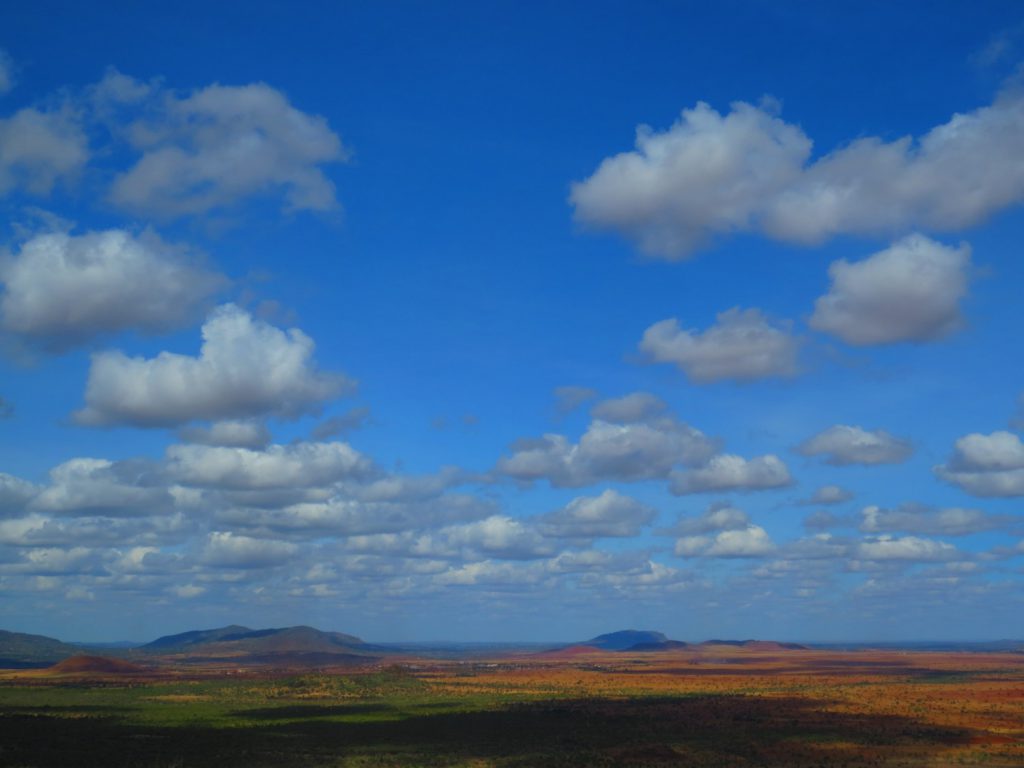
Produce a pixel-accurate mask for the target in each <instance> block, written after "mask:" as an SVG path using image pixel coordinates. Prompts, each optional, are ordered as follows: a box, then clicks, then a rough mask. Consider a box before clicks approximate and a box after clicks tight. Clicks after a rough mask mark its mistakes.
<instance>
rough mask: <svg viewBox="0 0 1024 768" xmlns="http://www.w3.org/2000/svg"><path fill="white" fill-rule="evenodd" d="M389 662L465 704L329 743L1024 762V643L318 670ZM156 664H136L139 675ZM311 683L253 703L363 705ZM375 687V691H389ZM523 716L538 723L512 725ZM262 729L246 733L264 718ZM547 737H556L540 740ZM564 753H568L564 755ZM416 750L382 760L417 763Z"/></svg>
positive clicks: (210, 672)
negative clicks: (949, 649) (951, 649)
mask: <svg viewBox="0 0 1024 768" xmlns="http://www.w3.org/2000/svg"><path fill="white" fill-rule="evenodd" d="M62 664H65V665H67V666H70V667H72V668H73V669H75V670H76V674H75V677H76V681H75V683H74V684H76V685H80V684H81V681H82V679H83V678H85V677H88V675H89V674H90V673H89V671H88V669H87V668H88V667H89V666H90V665H89V664H85V663H84V662H76V663H74V664H71V663H69V662H62ZM386 669H390V670H400V672H398V674H401V675H404V676H406V677H407V678H412V679H415V681H416V684H417V685H418V686H421V687H420V688H418V689H416V690H417V691H420V692H419V693H416V694H415V695H416V696H419V697H421V699H418V701H419V702H420V703H419V704H418V705H417V706H422V707H423V708H424V712H426V713H427V715H429V713H430V711H431V710H432V708H435V707H436V708H437V711H438V712H439V713H440V712H441V711H442V710H444V708H445V707H448V708H449V710H450V708H451V702H456V704H457V709H458V711H457V712H456V711H451V714H436V715H433V716H427V715H417V716H416V717H413V718H411V719H405V720H403V721H402V723H404V725H401V726H399V725H397V724H396V725H394V726H385V725H383V724H381V725H376V726H370V725H366V726H358V727H357V726H355V725H344V724H343V723H339V724H337V725H336V726H334V727H335V730H334V731H332V730H330V729H328V726H329V725H330V724H329V723H327V722H325V721H323V720H315V721H314V720H311V721H309V723H310V724H309V726H308V727H309V728H310V729H312V728H313V725H314V724H316V725H317V728H318V729H319V730H317V731H316V733H318V734H319V735H318V737H317V738H320V739H322V740H324V743H328V742H329V741H330V739H333V738H334V736H332V735H331V734H334V733H337V734H339V735H338V739H339V741H338V743H339V745H343V744H352V743H355V742H353V741H352V740H353V739H355V740H356V741H358V739H360V738H366V739H370V738H371V736H369V735H366V734H367V733H370V732H371V731H372V738H374V739H378V738H379V739H381V742H380V743H381V744H385V745H386V744H387V743H388V739H390V738H391V737H390V736H389V735H388V734H389V733H390V731H388V730H387V728H394V729H399V730H395V734H396V738H399V739H407V738H412V736H411V735H410V734H416V738H417V739H420V741H421V742H422V744H424V745H427V747H429V749H431V750H437V751H439V752H447V751H449V750H454V752H453V754H460V755H463V756H465V755H469V756H471V757H472V759H469V760H463V761H461V762H460V761H454V762H452V763H451V764H453V765H462V764H466V765H470V764H473V765H480V766H483V765H526V764H531V763H530V761H536V760H537V759H539V758H538V757H537V755H538V754H549V753H550V754H551V755H552V758H551V759H552V760H554V761H555V762H552V763H551V764H556V763H557V764H560V765H563V764H564V765H583V764H587V765H590V764H601V765H687V766H704V765H728V766H753V765H761V766H786V767H787V768H789V766H824V765H831V766H846V767H847V768H861V767H866V766H908V767H909V766H947V765H985V766H1003V767H1005V768H1009V767H1010V766H1016V767H1018V768H1019V767H1020V766H1024V654H1020V653H969V652H962V653H941V652H900V651H855V652H838V651H820V650H790V649H785V648H780V647H777V646H772V645H753V646H748V647H736V646H729V645H721V646H715V645H711V646H708V645H703V646H690V647H688V648H685V649H674V650H670V651H658V652H609V651H602V650H597V649H593V648H588V647H584V646H576V647H572V648H569V649H563V650H560V651H552V652H548V653H539V654H537V653H519V654H510V655H505V656H501V657H494V658H473V659H466V660H436V659H424V658H413V657H404V658H400V659H397V658H395V657H390V658H389V659H388V660H387V661H386V662H380V661H378V662H376V663H374V664H370V665H367V666H365V667H362V668H352V667H349V666H338V667H335V668H328V667H324V668H322V669H321V670H319V671H318V672H316V673H315V675H316V676H317V679H318V680H320V681H330V680H331V679H337V678H341V677H345V678H348V679H358V678H359V677H360V676H361V675H368V676H372V675H374V674H379V673H380V672H381V671H382V670H386ZM299 672H301V673H302V674H303V675H305V676H306V677H305V678H304V679H307V680H308V679H309V676H310V670H309V668H308V667H305V668H303V669H302V670H299V669H295V670H292V671H291V673H292V674H294V673H299ZM93 674H94V675H95V679H96V681H97V683H101V681H104V680H105V681H106V683H105V684H107V685H109V684H110V679H111V673H110V670H105V671H101V670H95V671H94V672H93ZM148 674H149V675H150V676H151V677H150V678H149V679H150V680H151V681H152V682H153V683H154V684H157V683H159V682H160V681H166V680H167V679H168V677H169V676H170V677H174V678H176V679H178V680H187V679H196V680H210V679H211V678H214V677H224V676H225V675H227V674H229V670H228V669H227V668H226V667H225V666H223V665H222V664H220V665H211V666H209V667H204V666H203V665H198V666H196V665H189V666H188V667H187V668H184V667H181V666H176V665H169V666H164V667H163V668H162V669H157V670H153V671H151V672H149V673H148ZM230 674H233V675H237V676H239V677H240V678H242V679H252V678H259V677H265V678H277V677H279V676H281V675H286V674H289V671H288V670H286V669H280V668H275V669H273V670H270V669H260V668H254V667H251V666H250V667H245V668H238V669H235V670H231V671H230ZM146 675H147V672H146V671H145V670H134V671H133V672H132V673H131V676H132V677H133V684H138V682H140V681H141V680H143V679H145V676H146ZM62 679H63V674H62V673H59V672H55V670H53V669H51V670H49V671H47V670H21V671H17V672H8V673H0V692H2V687H3V686H5V685H19V686H23V685H29V686H54V687H58V686H60V685H62V684H63V683H62ZM318 686H319V687H318ZM290 690H292V689H290V688H288V687H287V686H286V687H285V688H283V689H282V691H284V693H282V694H281V696H286V695H287V696H291V695H292V694H290V693H288V691H290ZM303 691H304V693H303V694H302V703H301V704H299V703H298V699H297V698H296V701H290V700H287V699H286V698H282V699H281V700H280V706H281V707H283V709H282V713H283V714H276V713H277V710H276V709H275V707H276V706H278V705H277V704H274V705H273V706H268V707H266V708H265V709H261V710H251V711H250V712H249V714H250V715H253V713H256V712H261V713H263V714H261V715H260V717H266V718H267V719H268V722H273V723H276V722H279V721H280V720H281V718H285V715H287V718H285V720H287V719H288V718H301V717H303V716H305V714H309V716H310V717H313V718H322V717H324V716H325V714H330V715H331V716H333V715H335V714H339V716H343V714H344V712H347V711H349V710H348V709H346V708H347V707H352V706H362V705H360V704H359V703H358V702H354V701H352V700H351V696H352V695H353V694H352V693H346V694H345V696H344V700H342V699H339V700H338V701H334V700H331V697H332V696H334V697H335V698H337V694H336V692H335V693H332V692H331V691H332V688H331V686H330V685H329V684H326V683H323V682H321V683H319V684H318V685H312V684H306V687H305V688H303ZM318 691H321V693H317V692H318ZM403 695H405V694H403ZM296 696H298V694H295V695H294V696H292V698H295V697H296ZM423 696H427V697H429V701H427V700H423V699H422V697H423ZM179 698H180V697H179ZM309 699H317V701H316V702H313V703H310V702H309ZM321 699H322V701H321ZM271 701H273V700H271ZM375 701H378V703H369V701H368V703H367V704H366V706H370V707H382V706H390V704H388V703H387V701H386V700H384V699H379V700H375ZM430 701H436V702H439V703H438V704H431V703H429V702H430ZM458 702H463V704H458ZM170 703H175V702H170ZM170 703H169V704H170ZM176 703H177V704H178V705H180V704H181V702H180V701H177V702H176ZM286 705H287V706H286ZM253 716H255V715H253ZM420 721H422V728H421V727H420V725H418V724H417V723H419V722H420ZM396 723H397V721H396ZM320 726H323V727H322V728H320ZM281 727H285V726H281ZM287 727H288V728H294V729H299V730H300V731H301V728H304V727H306V726H300V725H298V724H295V725H293V726H287ZM346 728H347V729H349V730H345V729H346ZM359 728H365V729H370V730H367V731H363V730H359ZM377 728H379V729H380V730H379V733H378V731H377V730H373V729H377ZM400 729H407V730H400ZM229 730H230V729H229ZM510 731H511V732H512V733H513V736H514V734H515V733H519V732H520V731H521V732H522V733H523V736H522V738H520V737H515V738H513V737H512V736H509V732H510ZM297 732H298V731H297ZM310 732H312V731H310ZM219 733H221V734H222V735H220V736H217V737H216V738H217V739H221V740H223V739H227V738H236V737H237V738H240V739H241V738H243V735H244V734H243V732H242V731H241V730H239V729H235V730H232V731H231V734H232V735H231V736H230V737H229V735H228V734H227V733H225V732H219ZM249 733H250V736H248V737H246V738H249V737H251V736H252V734H254V733H257V732H256V731H252V732H249ZM397 734H404V735H401V736H397ZM474 734H476V735H474ZM481 734H482V735H481ZM620 734H621V735H622V736H621V738H620ZM474 739H476V741H474ZM225 743H226V742H225ZM330 743H333V742H330ZM374 743H376V742H374ZM402 743H404V742H402ZM417 743H419V742H417ZM331 748H332V749H333V747H331ZM338 748H339V749H347V748H348V747H344V746H339V747H338ZM405 748H407V747H405ZM424 748H426V747H424ZM325 749H326V747H325ZM536 749H540V750H542V751H541V752H530V751H529V750H536ZM517 750H524V751H521V752H520V751H517ZM402 754H406V753H402ZM480 755H484V757H481V758H480V759H479V760H477V757H480ZM558 755H562V756H563V757H562V758H558V759H563V758H564V760H563V762H558V761H557V760H556V759H555V758H556V757H557V756H558ZM573 755H575V757H573ZM581 755H582V757H581ZM406 756H407V757H408V755H406ZM403 759H405V758H402V757H401V756H399V757H397V758H394V759H391V758H389V759H385V760H384V761H383V762H381V763H380V764H382V765H402V764H405V763H403V762H402V760H403ZM389 760H390V761H389ZM460 760H462V758H460ZM517 760H518V761H519V762H516V761H517ZM523 761H526V762H523ZM594 761H596V762H594ZM541 763H543V764H548V763H547V762H544V761H541ZM541 763H536V764H541ZM0 764H3V760H2V759H0ZM331 764H332V765H334V764H335V763H331ZM336 764H337V765H347V764H349V763H348V762H338V763H336ZM352 764H353V765H355V764H360V765H361V764H362V763H352ZM446 764H447V763H446Z"/></svg>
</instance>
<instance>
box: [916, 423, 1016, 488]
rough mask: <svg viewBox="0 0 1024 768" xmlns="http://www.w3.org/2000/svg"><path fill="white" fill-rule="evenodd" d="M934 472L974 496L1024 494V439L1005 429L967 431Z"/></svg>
mask: <svg viewBox="0 0 1024 768" xmlns="http://www.w3.org/2000/svg"><path fill="white" fill-rule="evenodd" d="M935 473H936V474H937V475H938V476H939V477H940V478H942V479H943V480H946V481H947V482H950V483H953V484H954V485H958V486H960V487H961V488H962V489H963V490H965V491H967V492H968V493H970V494H972V495H974V496H1024V442H1022V441H1021V439H1020V437H1018V436H1017V435H1015V434H1013V433H1012V432H1005V431H999V432H993V433H992V434H990V435H981V434H977V433H974V434H970V435H965V436H964V437H961V438H960V439H959V440H957V441H956V444H955V445H954V448H953V455H952V456H951V457H950V459H949V460H948V461H947V462H946V463H945V464H941V465H939V466H937V467H935Z"/></svg>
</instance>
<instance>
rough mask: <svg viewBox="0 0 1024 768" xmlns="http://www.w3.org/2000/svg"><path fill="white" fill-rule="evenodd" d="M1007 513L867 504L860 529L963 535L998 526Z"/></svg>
mask: <svg viewBox="0 0 1024 768" xmlns="http://www.w3.org/2000/svg"><path fill="white" fill-rule="evenodd" d="M1007 522H1009V519H1008V518H1006V517H1001V516H998V515H988V514H986V513H984V512H982V511H981V510H980V509H964V508H962V507H951V508H948V509H931V508H929V507H926V506H923V505H921V504H903V505H901V506H899V507H897V508H896V509H883V508H882V507H878V506H874V505H872V506H869V507H865V508H864V509H862V510H861V524H860V529H861V530H862V531H864V532H865V533H888V532H895V531H898V532H901V533H922V534H925V535H933V536H966V535H969V534H972V533H979V532H981V531H989V530H992V529H994V528H999V527H1001V526H1003V525H1005V524H1006V523H1007Z"/></svg>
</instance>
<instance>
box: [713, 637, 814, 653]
mask: <svg viewBox="0 0 1024 768" xmlns="http://www.w3.org/2000/svg"><path fill="white" fill-rule="evenodd" d="M700 645H702V646H709V645H728V646H731V647H733V648H750V649H751V650H758V651H809V650H810V647H808V646H806V645H800V644H799V643H780V642H777V641H775V640H707V641H705V642H703V643H700Z"/></svg>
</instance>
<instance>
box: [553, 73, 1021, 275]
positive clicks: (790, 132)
mask: <svg viewBox="0 0 1024 768" xmlns="http://www.w3.org/2000/svg"><path fill="white" fill-rule="evenodd" d="M731 106H732V109H731V111H730V112H728V113H727V114H725V115H722V114H720V113H718V112H717V111H715V110H714V109H712V108H711V107H710V106H708V105H707V104H705V103H703V102H701V103H698V104H697V106H696V107H695V108H693V109H688V110H683V112H682V115H681V117H680V119H679V121H678V122H676V123H675V124H674V125H673V126H672V127H671V128H669V129H668V130H666V131H662V132H657V131H654V130H653V129H651V128H649V127H647V126H642V127H641V128H640V129H638V131H637V137H636V148H635V150H633V151H630V152H624V153H621V154H619V155H615V156H613V157H609V158H607V159H605V160H604V161H603V162H602V163H601V164H600V166H599V167H598V168H597V170H596V171H595V172H594V173H593V174H592V175H591V176H590V177H589V178H588V179H586V180H584V181H582V182H578V183H576V184H574V185H573V187H572V192H571V195H570V201H571V203H572V204H573V205H574V206H575V215H576V219H577V220H578V221H579V222H581V223H582V224H584V225H586V226H589V227H592V228H597V229H606V230H613V231H616V232H619V233H621V234H622V235H624V236H625V237H627V238H628V239H630V240H632V241H633V242H635V243H636V244H637V245H638V246H639V247H640V248H641V250H643V251H644V252H646V253H648V254H651V255H653V256H657V257H661V258H666V259H680V258H685V257H686V256H688V255H689V254H691V253H692V252H693V251H694V250H696V249H697V248H699V247H701V246H703V245H705V244H707V243H708V242H709V241H711V240H713V239H714V238H716V237H720V236H724V235H729V234H733V233H736V232H751V231H752V232H761V233H764V234H767V235H769V236H771V237H774V238H778V239H780V240H784V241H787V242H797V243H803V244H815V243H820V242H822V241H824V240H826V239H827V238H829V237H833V236H835V235H841V234H856V235H873V236H874V235H885V234H893V233H898V232H906V231H908V230H912V229H925V230H936V231H954V230H958V229H963V228H964V227H968V226H972V225H974V224H976V223H978V222H980V221H982V220H984V219H985V218H986V217H988V216H989V215H991V214H993V213H995V212H996V211H999V210H1001V209H1003V208H1005V207H1007V206H1009V205H1013V204H1016V203H1019V202H1021V200H1024V170H1022V169H1021V164H1020V162H1019V159H1020V158H1021V157H1024V132H1022V131H1021V130H1020V126H1021V125H1022V124H1024V94H1022V93H1021V91H1020V89H1019V88H1017V87H1014V86H1011V87H1008V88H1006V89H1004V90H1003V91H1002V92H1001V93H1000V94H999V95H998V96H997V98H996V99H995V101H994V102H993V103H992V104H991V105H989V106H985V107H981V108H979V109H976V110H974V111H971V112H967V113H962V114H955V115H953V116H952V117H951V118H950V119H949V121H948V122H946V123H944V124H942V125H939V126H936V127H935V128H933V129H932V130H930V131H929V132H928V133H926V134H925V135H923V136H921V137H920V138H917V139H915V138H913V137H910V136H904V137H902V138H899V139H896V140H894V141H890V142H887V141H884V140H883V139H881V138H878V137H874V136H867V137H862V138H859V139H856V140H854V141H851V142H849V143H845V144H843V145H842V146H841V147H840V148H838V149H836V150H834V151H832V152H830V153H828V154H825V155H823V156H821V157H819V158H817V159H815V160H814V161H813V162H812V161H811V148H812V146H811V140H810V139H809V138H808V137H807V136H806V135H805V134H804V132H803V131H802V130H801V129H800V128H799V127H798V126H796V125H793V124H790V123H786V122H784V121H783V120H781V119H780V118H779V117H777V116H776V114H775V111H776V110H775V109H774V107H775V105H774V104H771V103H769V104H766V105H763V106H761V107H756V106H753V105H751V104H746V103H743V102H736V103H734V104H732V105H731Z"/></svg>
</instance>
